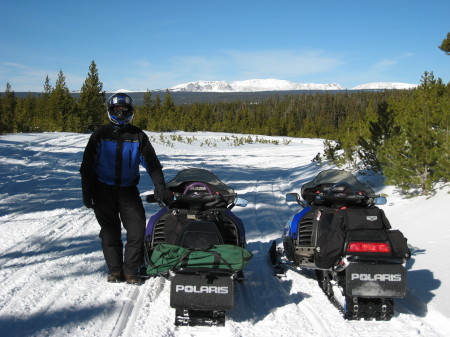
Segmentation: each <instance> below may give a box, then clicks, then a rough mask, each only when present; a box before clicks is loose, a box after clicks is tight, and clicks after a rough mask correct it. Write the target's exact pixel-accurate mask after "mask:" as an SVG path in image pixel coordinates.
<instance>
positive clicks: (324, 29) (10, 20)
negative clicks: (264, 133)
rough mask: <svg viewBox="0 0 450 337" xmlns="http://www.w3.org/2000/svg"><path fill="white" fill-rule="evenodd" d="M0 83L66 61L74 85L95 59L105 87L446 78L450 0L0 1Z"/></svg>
mask: <svg viewBox="0 0 450 337" xmlns="http://www.w3.org/2000/svg"><path fill="white" fill-rule="evenodd" d="M0 12H1V13H2V20H0V31H1V32H2V33H3V34H2V43H1V44H0V92H3V91H4V88H6V83H9V84H10V85H11V87H12V89H13V90H14V91H16V92H19V91H38V92H40V91H42V90H43V84H44V82H45V78H46V76H47V75H48V76H49V78H50V81H51V83H52V84H54V83H55V81H56V79H57V76H58V72H59V71H60V70H62V72H63V73H64V75H65V77H66V84H67V86H68V88H69V89H70V90H80V88H81V86H82V84H83V82H84V81H85V79H86V77H87V75H88V72H89V65H90V64H91V62H92V60H94V61H95V63H96V65H97V68H98V72H99V76H100V81H101V82H102V83H103V89H104V90H107V91H113V90H117V89H128V90H146V89H150V90H153V89H165V88H169V87H172V86H174V85H177V84H181V83H185V82H191V81H199V80H201V81H240V80H247V79H267V78H275V79H280V80H288V81H292V82H296V83H338V84H340V85H341V86H343V87H344V88H352V87H355V86H357V85H360V84H364V83H369V82H403V83H420V79H421V76H422V75H423V73H424V72H425V71H428V72H431V71H432V72H433V73H434V75H435V77H439V78H442V79H443V81H444V82H445V83H447V82H449V81H450V56H448V55H445V53H444V52H443V51H441V50H440V49H439V48H438V46H439V45H440V44H441V42H442V40H443V39H444V38H445V37H446V35H447V33H448V32H450V15H449V14H450V1H449V0H429V1H423V0H420V1H419V0H377V1H369V0H359V1H353V0H352V1H350V0H349V1H346V0H341V1H336V0H309V1H303V0H278V1H275V0H272V1H267V0H257V1H253V0H247V1H246V0H240V1H235V0H222V1H215V0H199V1H195V0H191V1H185V0H184V1H178V0H172V1H151V0H147V1H102V0H91V1H84V0H78V1H74V2H71V1H64V0H58V1H53V0H50V1H46V0H43V1H34V0H27V1H22V0H17V1H7V0H3V1H2V2H1V4H0Z"/></svg>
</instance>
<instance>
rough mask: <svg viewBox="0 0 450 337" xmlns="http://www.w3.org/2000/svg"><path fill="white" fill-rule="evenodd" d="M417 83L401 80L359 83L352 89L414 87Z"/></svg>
mask: <svg viewBox="0 0 450 337" xmlns="http://www.w3.org/2000/svg"><path fill="white" fill-rule="evenodd" d="M416 87H417V84H410V83H399V82H371V83H366V84H361V85H358V86H356V87H354V88H352V89H351V90H383V89H414V88H416Z"/></svg>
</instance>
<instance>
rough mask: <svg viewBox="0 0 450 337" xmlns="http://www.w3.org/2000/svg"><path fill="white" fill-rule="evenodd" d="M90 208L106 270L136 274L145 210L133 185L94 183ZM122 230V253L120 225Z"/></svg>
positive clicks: (141, 253)
mask: <svg viewBox="0 0 450 337" xmlns="http://www.w3.org/2000/svg"><path fill="white" fill-rule="evenodd" d="M94 212H95V216H96V217H97V221H98V223H99V224H100V227H101V230H100V235H99V237H100V239H101V240H102V248H103V255H104V257H105V261H106V265H107V266H108V269H109V272H110V273H116V272H122V271H123V273H124V274H126V275H136V274H137V271H138V269H139V267H140V266H141V265H142V263H143V258H144V234H145V211H144V206H143V205H142V200H141V197H140V195H139V190H138V188H137V186H130V187H118V186H110V185H106V184H103V183H97V184H96V186H95V192H94ZM121 223H122V224H123V227H124V228H125V230H126V244H125V253H124V252H123V243H122V226H121Z"/></svg>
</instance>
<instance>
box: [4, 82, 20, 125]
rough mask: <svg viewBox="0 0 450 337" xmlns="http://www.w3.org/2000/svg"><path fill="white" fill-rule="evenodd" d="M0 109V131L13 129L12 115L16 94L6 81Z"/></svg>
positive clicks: (13, 113) (14, 109)
mask: <svg viewBox="0 0 450 337" xmlns="http://www.w3.org/2000/svg"><path fill="white" fill-rule="evenodd" d="M1 102H2V106H1V109H0V133H7V132H13V131H14V115H15V112H16V104H17V101H16V96H15V94H14V91H13V90H12V89H11V85H10V84H9V83H6V90H5V96H4V97H2V100H1Z"/></svg>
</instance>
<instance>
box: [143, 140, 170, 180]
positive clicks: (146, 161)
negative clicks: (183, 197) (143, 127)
mask: <svg viewBox="0 0 450 337" xmlns="http://www.w3.org/2000/svg"><path fill="white" fill-rule="evenodd" d="M142 135H143V136H142V152H141V158H142V161H141V162H142V165H143V166H144V167H145V169H146V170H147V172H148V173H149V175H150V178H151V179H152V181H153V184H154V185H155V186H158V185H162V186H165V184H166V183H165V181H164V173H163V171H162V165H161V163H160V161H159V159H158V157H157V156H156V152H155V149H154V148H153V146H152V144H151V143H150V140H149V139H148V137H147V135H146V134H145V133H143V132H142Z"/></svg>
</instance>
